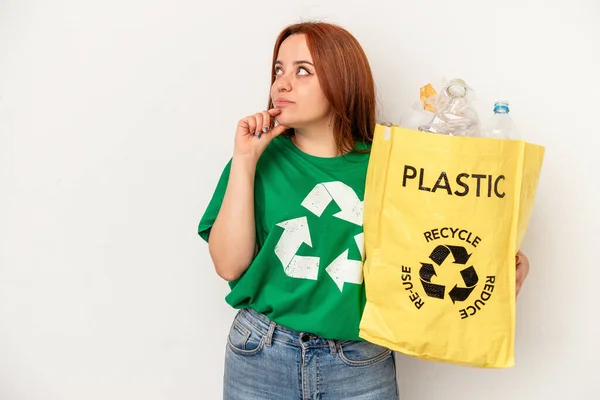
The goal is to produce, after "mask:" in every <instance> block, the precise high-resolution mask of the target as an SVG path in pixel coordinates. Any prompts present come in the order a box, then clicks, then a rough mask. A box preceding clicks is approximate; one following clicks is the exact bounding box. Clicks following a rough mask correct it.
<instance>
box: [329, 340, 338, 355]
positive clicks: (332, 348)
mask: <svg viewBox="0 0 600 400" xmlns="http://www.w3.org/2000/svg"><path fill="white" fill-rule="evenodd" d="M327 341H328V342H329V351H331V354H335V353H337V347H336V345H335V341H334V340H331V339H327Z"/></svg>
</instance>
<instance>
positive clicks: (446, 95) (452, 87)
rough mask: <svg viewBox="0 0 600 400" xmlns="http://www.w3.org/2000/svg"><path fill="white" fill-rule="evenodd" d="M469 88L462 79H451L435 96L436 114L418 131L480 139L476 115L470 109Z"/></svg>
mask: <svg viewBox="0 0 600 400" xmlns="http://www.w3.org/2000/svg"><path fill="white" fill-rule="evenodd" d="M469 92H470V88H469V87H468V86H467V84H466V83H465V81H463V80H462V79H452V80H451V81H450V82H449V83H448V84H447V85H446V86H445V87H444V88H443V90H442V91H441V92H440V93H439V94H438V96H437V107H436V109H437V112H436V113H435V115H434V116H433V118H432V119H431V121H430V122H429V123H428V124H425V125H422V126H420V127H419V130H420V131H423V132H430V133H438V134H442V135H449V136H469V137H480V136H481V132H480V123H479V118H478V117H477V113H476V112H475V110H474V109H473V108H472V107H471V104H470V99H469Z"/></svg>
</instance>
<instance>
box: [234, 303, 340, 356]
mask: <svg viewBox="0 0 600 400" xmlns="http://www.w3.org/2000/svg"><path fill="white" fill-rule="evenodd" d="M236 318H238V319H239V320H241V321H240V322H242V323H244V322H245V323H247V324H250V325H251V326H252V327H253V328H254V330H255V331H256V332H257V333H259V334H260V335H266V337H267V346H270V345H271V341H273V340H275V341H279V342H285V343H288V344H292V345H296V346H299V347H329V348H330V349H331V352H332V353H336V352H337V350H338V346H339V341H337V340H332V339H325V338H323V337H320V336H317V335H314V334H312V333H310V332H298V331H295V330H293V329H290V328H287V327H285V326H282V325H279V324H277V323H275V322H273V321H271V320H270V319H269V318H268V317H267V316H266V315H264V314H261V313H259V312H256V311H254V310H253V309H251V308H242V309H241V310H240V311H239V312H238V315H237V317H236Z"/></svg>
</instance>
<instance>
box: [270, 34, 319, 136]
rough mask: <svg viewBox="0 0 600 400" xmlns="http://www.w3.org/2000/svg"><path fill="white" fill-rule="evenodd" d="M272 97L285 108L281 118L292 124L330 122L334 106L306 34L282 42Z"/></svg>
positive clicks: (283, 122)
mask: <svg viewBox="0 0 600 400" xmlns="http://www.w3.org/2000/svg"><path fill="white" fill-rule="evenodd" d="M271 100H272V101H273V105H274V106H275V108H278V109H280V110H281V114H279V115H278V116H277V121H278V122H279V123H280V124H282V125H285V126H286V127H288V128H295V129H306V128H310V127H318V126H321V125H327V124H328V123H329V122H330V120H331V107H330V105H329V101H328V100H327V99H326V98H325V94H324V93H323V91H322V90H321V85H320V84H319V79H318V77H317V75H316V71H315V67H314V65H313V61H312V57H311V55H310V51H308V47H307V45H306V36H305V35H303V34H296V35H291V36H289V37H288V38H287V39H285V40H284V41H283V43H282V44H281V47H280V48H279V53H278V55H277V61H276V62H275V81H274V82H273V85H272V86H271Z"/></svg>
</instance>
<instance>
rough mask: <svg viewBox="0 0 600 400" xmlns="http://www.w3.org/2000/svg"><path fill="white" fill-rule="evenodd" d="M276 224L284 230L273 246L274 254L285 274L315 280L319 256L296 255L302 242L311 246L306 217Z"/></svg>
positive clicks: (317, 272) (317, 273)
mask: <svg viewBox="0 0 600 400" xmlns="http://www.w3.org/2000/svg"><path fill="white" fill-rule="evenodd" d="M277 226H280V227H282V228H283V229H284V231H283V233H282V234H281V237H280V238H279V241H278V242H277V245H276V246H275V255H276V256H277V258H279V260H280V261H281V264H282V265H283V270H284V272H285V274H286V275H287V276H289V277H292V278H301V279H312V280H317V276H318V275H319V257H307V256H297V255H296V253H297V252H298V249H300V246H302V243H306V244H307V245H309V246H310V247H312V241H311V240H310V230H309V228H308V221H307V220H306V217H300V218H294V219H290V220H287V221H283V222H280V223H278V224H277Z"/></svg>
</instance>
